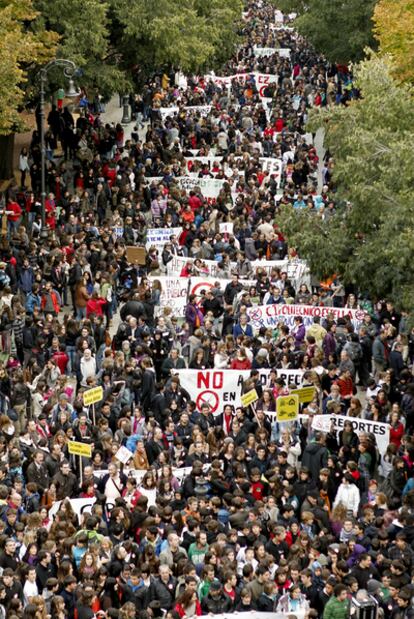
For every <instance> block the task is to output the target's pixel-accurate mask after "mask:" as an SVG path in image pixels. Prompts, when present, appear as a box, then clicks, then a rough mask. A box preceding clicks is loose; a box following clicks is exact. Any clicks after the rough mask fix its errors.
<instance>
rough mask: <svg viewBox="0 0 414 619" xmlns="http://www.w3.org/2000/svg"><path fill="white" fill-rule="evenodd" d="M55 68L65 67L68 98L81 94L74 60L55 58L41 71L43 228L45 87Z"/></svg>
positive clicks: (43, 215) (43, 194)
mask: <svg viewBox="0 0 414 619" xmlns="http://www.w3.org/2000/svg"><path fill="white" fill-rule="evenodd" d="M53 67H63V73H64V75H65V76H66V77H67V78H68V79H69V90H68V92H67V93H66V96H67V97H76V96H77V95H78V94H79V93H78V92H77V91H76V88H75V85H74V83H73V79H72V77H73V75H74V74H75V72H76V69H77V67H76V65H75V63H74V62H72V60H65V59H64V58H55V59H54V60H51V61H50V62H48V63H47V64H46V65H45V66H44V67H42V68H41V69H40V71H39V76H40V149H41V170H40V171H41V204H42V228H44V225H45V203H46V145H45V87H46V82H47V74H48V73H49V71H50V69H52V68H53Z"/></svg>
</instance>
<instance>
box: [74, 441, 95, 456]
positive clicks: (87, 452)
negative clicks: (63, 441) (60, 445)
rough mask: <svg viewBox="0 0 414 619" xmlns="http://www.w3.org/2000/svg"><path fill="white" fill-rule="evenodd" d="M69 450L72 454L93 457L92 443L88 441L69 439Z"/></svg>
mask: <svg viewBox="0 0 414 619" xmlns="http://www.w3.org/2000/svg"><path fill="white" fill-rule="evenodd" d="M68 451H69V453H70V454H71V455H72V456H84V457H85V458H92V445H88V444H87V443H80V442H79V441H69V442H68Z"/></svg>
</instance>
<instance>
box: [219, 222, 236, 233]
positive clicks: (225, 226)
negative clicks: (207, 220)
mask: <svg viewBox="0 0 414 619" xmlns="http://www.w3.org/2000/svg"><path fill="white" fill-rule="evenodd" d="M233 227H234V224H233V222H232V221H226V222H224V223H222V224H219V232H220V234H233Z"/></svg>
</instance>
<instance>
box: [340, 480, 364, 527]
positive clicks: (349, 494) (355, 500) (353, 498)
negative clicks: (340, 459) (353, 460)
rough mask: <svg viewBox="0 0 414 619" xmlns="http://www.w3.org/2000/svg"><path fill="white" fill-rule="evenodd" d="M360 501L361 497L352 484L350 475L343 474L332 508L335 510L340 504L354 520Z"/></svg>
mask: <svg viewBox="0 0 414 619" xmlns="http://www.w3.org/2000/svg"><path fill="white" fill-rule="evenodd" d="M360 500H361V496H360V493H359V489H358V488H357V486H356V485H355V483H354V478H353V477H352V475H351V474H350V473H345V475H344V476H343V478H342V484H341V485H340V486H339V488H338V491H337V493H336V497H335V500H334V503H333V507H334V508H335V507H337V506H338V505H339V504H341V505H343V506H344V507H346V509H347V511H348V514H350V513H352V515H353V516H354V518H356V517H357V515H358V508H359V502H360Z"/></svg>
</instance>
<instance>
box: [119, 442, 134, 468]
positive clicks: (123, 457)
mask: <svg viewBox="0 0 414 619" xmlns="http://www.w3.org/2000/svg"><path fill="white" fill-rule="evenodd" d="M133 455H134V454H133V453H132V451H129V449H127V448H126V447H124V446H123V445H122V446H121V447H120V448H119V449H118V451H117V452H116V454H115V458H117V460H119V461H120V462H122V464H127V462H129V461H130V460H131V458H132V457H133Z"/></svg>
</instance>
